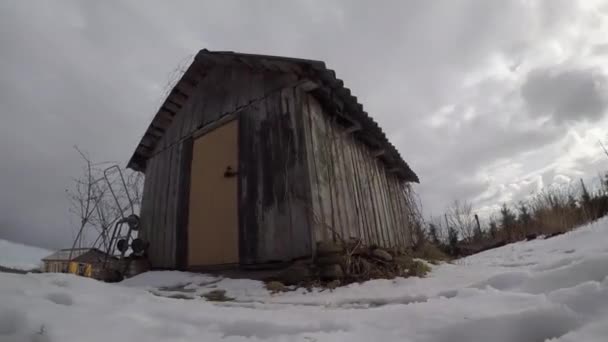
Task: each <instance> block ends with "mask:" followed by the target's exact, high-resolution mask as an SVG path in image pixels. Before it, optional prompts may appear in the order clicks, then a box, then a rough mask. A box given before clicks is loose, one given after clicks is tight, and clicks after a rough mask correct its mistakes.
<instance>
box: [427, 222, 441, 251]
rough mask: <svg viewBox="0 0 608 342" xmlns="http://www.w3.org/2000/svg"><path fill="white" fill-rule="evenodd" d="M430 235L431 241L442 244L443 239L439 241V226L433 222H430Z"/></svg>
mask: <svg viewBox="0 0 608 342" xmlns="http://www.w3.org/2000/svg"><path fill="white" fill-rule="evenodd" d="M429 235H430V237H431V242H432V243H433V244H434V245H436V246H439V245H440V244H441V241H439V235H438V233H437V226H435V225H434V224H432V223H429Z"/></svg>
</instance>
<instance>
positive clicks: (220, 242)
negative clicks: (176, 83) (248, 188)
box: [188, 120, 239, 267]
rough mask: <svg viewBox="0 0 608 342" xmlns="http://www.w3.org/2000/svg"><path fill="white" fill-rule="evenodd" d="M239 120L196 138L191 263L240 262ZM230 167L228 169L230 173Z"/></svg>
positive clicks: (192, 195) (189, 249)
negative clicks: (238, 202)
mask: <svg viewBox="0 0 608 342" xmlns="http://www.w3.org/2000/svg"><path fill="white" fill-rule="evenodd" d="M237 133H238V121H237V120H232V121H230V122H228V123H226V124H224V125H223V126H220V127H218V128H216V129H214V130H212V131H210V132H208V133H206V134H205V135H203V136H201V137H199V138H197V139H196V140H195V141H194V144H193V148H192V169H191V174H190V175H191V176H190V204H189V211H188V212H189V214H188V266H189V267H196V266H205V265H221V264H233V263H238V262H239V248H238V247H239V246H238V240H239V238H238V208H237V177H236V174H235V172H237V170H238V164H237V163H238V145H237ZM227 170H228V172H227Z"/></svg>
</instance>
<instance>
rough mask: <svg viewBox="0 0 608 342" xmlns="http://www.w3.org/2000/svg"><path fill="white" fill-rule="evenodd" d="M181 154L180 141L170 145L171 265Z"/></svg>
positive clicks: (174, 241)
mask: <svg viewBox="0 0 608 342" xmlns="http://www.w3.org/2000/svg"><path fill="white" fill-rule="evenodd" d="M181 154H182V143H176V144H175V145H174V146H173V147H172V151H171V176H170V183H169V194H168V201H169V205H168V209H167V217H168V220H167V222H168V223H167V231H168V232H169V241H168V242H167V246H168V247H169V256H168V260H169V263H170V264H171V265H173V266H172V267H176V266H177V258H176V255H177V239H176V235H177V222H178V221H177V214H178V208H177V204H178V190H179V181H180V179H179V177H180V174H181V168H180V167H181V165H182V163H181V158H180V157H181Z"/></svg>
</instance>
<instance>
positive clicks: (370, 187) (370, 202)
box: [359, 148, 382, 245]
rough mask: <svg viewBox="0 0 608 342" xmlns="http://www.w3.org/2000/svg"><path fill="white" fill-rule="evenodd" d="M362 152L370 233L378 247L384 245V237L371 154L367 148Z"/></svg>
mask: <svg viewBox="0 0 608 342" xmlns="http://www.w3.org/2000/svg"><path fill="white" fill-rule="evenodd" d="M359 152H360V157H361V159H360V161H361V173H362V174H363V179H364V183H365V184H364V189H365V198H366V206H367V210H368V215H369V217H370V220H369V224H370V232H371V235H372V236H373V241H372V243H374V244H377V245H382V236H381V235H380V231H379V229H378V226H379V224H378V213H377V210H376V206H375V202H374V184H373V175H372V173H371V170H370V168H371V166H370V164H371V163H370V154H369V151H367V149H365V148H361V149H360V150H359Z"/></svg>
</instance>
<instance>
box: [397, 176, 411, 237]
mask: <svg viewBox="0 0 608 342" xmlns="http://www.w3.org/2000/svg"><path fill="white" fill-rule="evenodd" d="M397 204H398V206H399V212H400V213H401V217H402V220H403V221H404V222H408V228H409V216H408V213H407V208H406V205H405V202H404V200H403V191H402V189H401V187H400V188H399V189H398V193H397ZM404 235H405V237H406V238H407V241H408V242H409V244H411V232H410V231H409V229H408V230H405V231H404Z"/></svg>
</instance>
